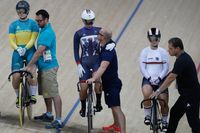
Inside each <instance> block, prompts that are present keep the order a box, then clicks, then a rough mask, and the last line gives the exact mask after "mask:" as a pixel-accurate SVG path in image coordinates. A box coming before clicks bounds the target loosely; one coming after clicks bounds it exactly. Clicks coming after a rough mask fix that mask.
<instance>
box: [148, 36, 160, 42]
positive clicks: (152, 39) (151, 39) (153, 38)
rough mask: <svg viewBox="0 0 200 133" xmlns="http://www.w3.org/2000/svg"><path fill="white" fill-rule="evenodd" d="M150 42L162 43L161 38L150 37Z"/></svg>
mask: <svg viewBox="0 0 200 133" xmlns="http://www.w3.org/2000/svg"><path fill="white" fill-rule="evenodd" d="M149 41H150V42H153V41H156V42H157V41H160V38H159V37H156V36H150V37H149Z"/></svg>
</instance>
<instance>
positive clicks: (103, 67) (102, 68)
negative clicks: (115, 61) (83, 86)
mask: <svg viewBox="0 0 200 133" xmlns="http://www.w3.org/2000/svg"><path fill="white" fill-rule="evenodd" d="M109 64H110V62H109V61H102V62H101V65H100V67H99V68H98V70H97V72H96V73H95V74H94V75H93V77H92V78H90V79H88V80H87V81H86V82H87V83H92V82H94V81H96V80H97V79H99V78H100V77H101V76H102V75H103V73H104V72H105V71H106V69H107V67H108V66H109Z"/></svg>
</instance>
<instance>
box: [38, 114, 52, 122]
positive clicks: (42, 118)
mask: <svg viewBox="0 0 200 133" xmlns="http://www.w3.org/2000/svg"><path fill="white" fill-rule="evenodd" d="M53 119H54V118H53V115H52V116H48V115H47V114H46V113H44V114H42V115H40V116H35V117H34V120H40V121H43V122H52V121H53Z"/></svg>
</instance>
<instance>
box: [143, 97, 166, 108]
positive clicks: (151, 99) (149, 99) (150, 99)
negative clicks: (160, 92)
mask: <svg viewBox="0 0 200 133" xmlns="http://www.w3.org/2000/svg"><path fill="white" fill-rule="evenodd" d="M153 100H158V101H161V102H163V103H164V107H166V104H167V103H166V102H165V100H163V99H160V98H155V97H154V98H148V99H144V100H142V102H141V103H140V106H141V108H143V103H144V102H146V101H153Z"/></svg>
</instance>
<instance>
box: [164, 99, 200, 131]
mask: <svg viewBox="0 0 200 133" xmlns="http://www.w3.org/2000/svg"><path fill="white" fill-rule="evenodd" d="M185 113H186V117H187V120H188V123H189V125H190V127H191V128H192V132H193V133H200V120H199V98H188V97H183V96H180V97H179V98H178V100H177V101H176V103H175V104H174V106H173V107H172V108H171V110H170V119H169V126H168V131H167V133H175V131H176V128H177V126H178V122H179V120H180V119H181V117H182V116H183V115H184V114H185Z"/></svg>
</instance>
